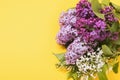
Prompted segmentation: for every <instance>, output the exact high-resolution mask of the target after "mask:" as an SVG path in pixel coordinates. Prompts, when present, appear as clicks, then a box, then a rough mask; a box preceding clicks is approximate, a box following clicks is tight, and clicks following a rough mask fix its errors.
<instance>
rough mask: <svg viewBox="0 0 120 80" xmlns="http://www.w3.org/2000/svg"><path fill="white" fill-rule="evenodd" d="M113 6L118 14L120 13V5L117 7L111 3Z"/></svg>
mask: <svg viewBox="0 0 120 80" xmlns="http://www.w3.org/2000/svg"><path fill="white" fill-rule="evenodd" d="M111 4H112V6H113V7H114V8H115V9H116V10H117V12H120V6H118V5H116V4H114V3H112V2H111Z"/></svg>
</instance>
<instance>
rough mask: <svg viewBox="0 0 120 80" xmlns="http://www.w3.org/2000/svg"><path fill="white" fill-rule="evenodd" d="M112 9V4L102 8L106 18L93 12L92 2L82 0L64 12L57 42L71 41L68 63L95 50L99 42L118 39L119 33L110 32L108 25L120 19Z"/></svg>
mask: <svg viewBox="0 0 120 80" xmlns="http://www.w3.org/2000/svg"><path fill="white" fill-rule="evenodd" d="M112 10H113V7H111V6H108V7H105V8H104V9H101V10H100V12H101V13H102V14H104V15H105V19H101V18H99V17H97V16H96V15H95V13H94V12H93V10H92V7H91V4H90V2H88V1H87V0H81V1H80V2H79V3H78V4H77V6H76V8H73V9H69V10H68V11H66V12H63V13H62V15H61V16H60V20H59V23H60V31H59V32H58V34H57V42H58V43H59V44H61V45H66V44H68V43H69V45H68V46H67V52H66V54H65V58H66V64H75V63H76V60H77V59H79V57H80V56H81V55H84V54H86V53H88V52H92V51H94V50H93V47H96V46H97V45H99V44H98V43H99V42H102V41H105V40H106V39H111V40H117V39H118V33H117V32H114V33H112V32H110V30H108V26H107V24H110V25H111V22H116V21H118V20H117V18H115V16H114V15H113V13H112Z"/></svg>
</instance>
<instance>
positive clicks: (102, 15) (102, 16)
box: [94, 12, 105, 19]
mask: <svg viewBox="0 0 120 80" xmlns="http://www.w3.org/2000/svg"><path fill="white" fill-rule="evenodd" d="M94 13H95V14H96V16H97V17H99V18H101V19H104V18H105V17H104V14H101V13H98V12H94Z"/></svg>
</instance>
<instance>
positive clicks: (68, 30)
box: [57, 25, 78, 45]
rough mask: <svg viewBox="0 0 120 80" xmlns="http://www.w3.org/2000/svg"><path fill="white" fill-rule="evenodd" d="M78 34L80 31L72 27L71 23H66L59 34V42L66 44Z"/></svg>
mask: <svg viewBox="0 0 120 80" xmlns="http://www.w3.org/2000/svg"><path fill="white" fill-rule="evenodd" d="M77 36H78V31H77V29H75V28H72V26H71V25H65V26H63V27H61V29H60V31H59V32H58V34H57V42H58V43H59V44H61V45H65V44H67V43H68V42H71V41H73V40H74V39H75V38H76V37H77Z"/></svg>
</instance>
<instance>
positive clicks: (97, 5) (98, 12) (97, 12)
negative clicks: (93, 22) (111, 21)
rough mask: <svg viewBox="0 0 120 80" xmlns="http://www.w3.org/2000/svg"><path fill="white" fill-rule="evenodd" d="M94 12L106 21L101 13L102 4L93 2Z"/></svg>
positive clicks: (96, 1) (95, 0)
mask: <svg viewBox="0 0 120 80" xmlns="http://www.w3.org/2000/svg"><path fill="white" fill-rule="evenodd" d="M91 5H92V10H93V12H94V13H95V14H96V16H98V17H99V18H101V19H104V14H102V13H100V9H102V6H101V4H100V3H99V1H98V0H91Z"/></svg>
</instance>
